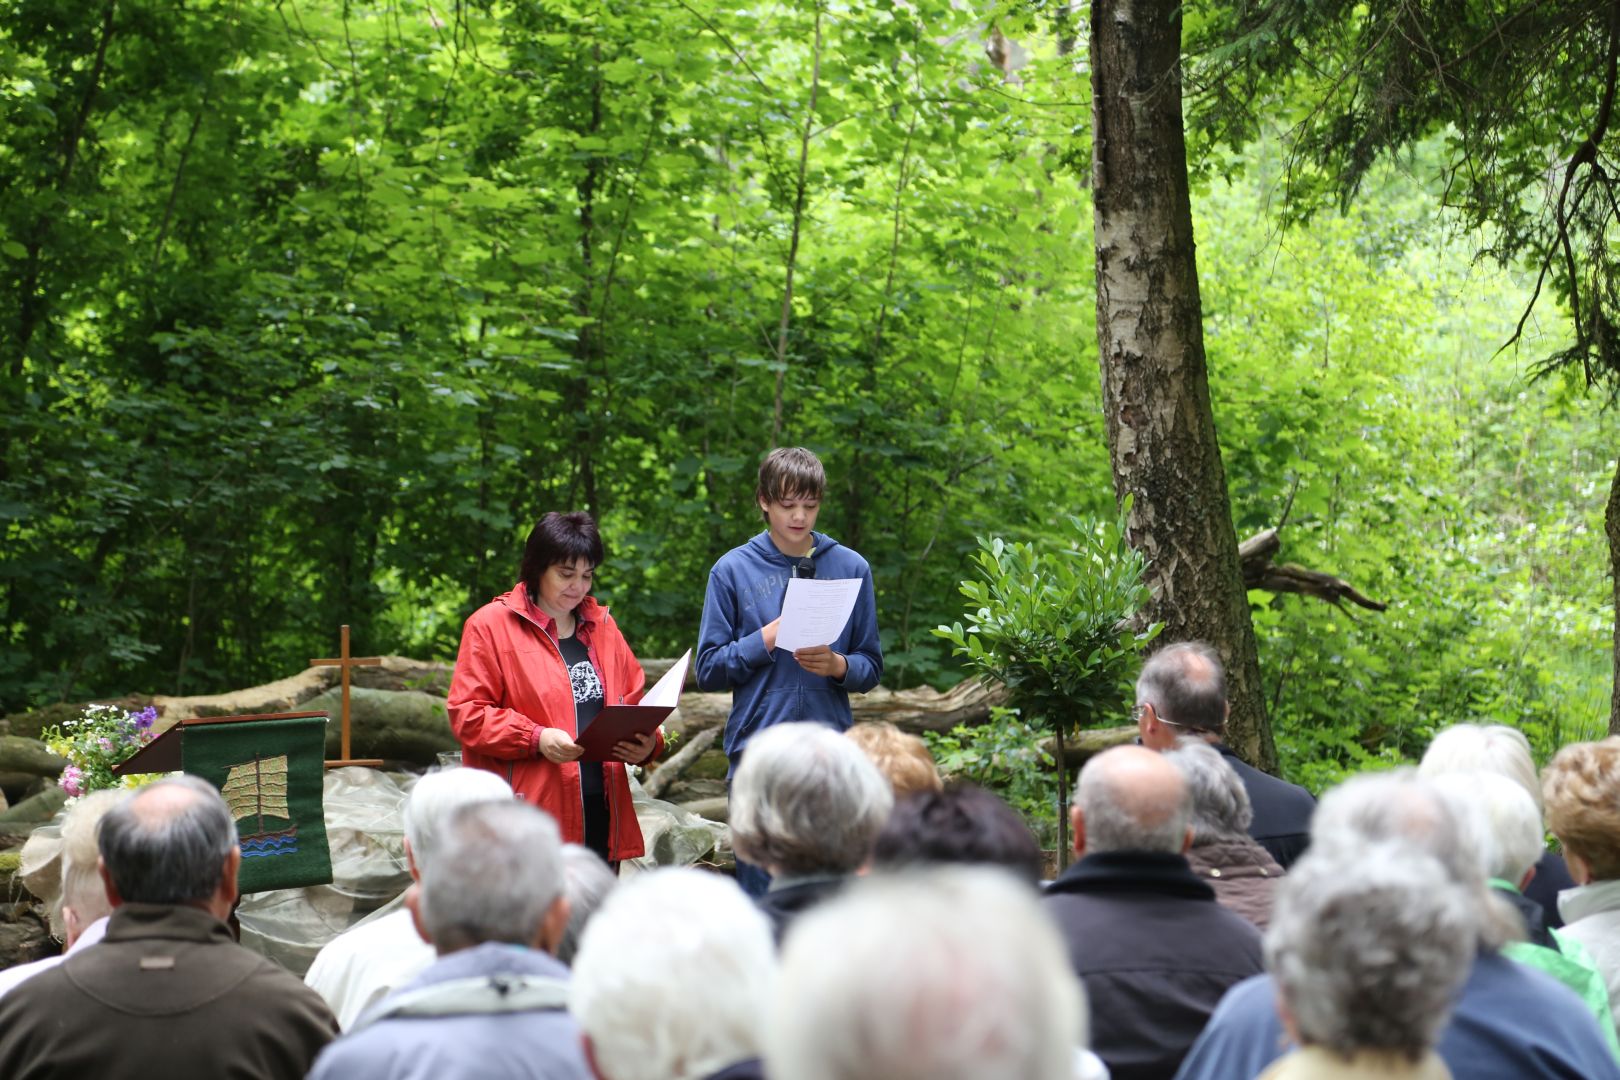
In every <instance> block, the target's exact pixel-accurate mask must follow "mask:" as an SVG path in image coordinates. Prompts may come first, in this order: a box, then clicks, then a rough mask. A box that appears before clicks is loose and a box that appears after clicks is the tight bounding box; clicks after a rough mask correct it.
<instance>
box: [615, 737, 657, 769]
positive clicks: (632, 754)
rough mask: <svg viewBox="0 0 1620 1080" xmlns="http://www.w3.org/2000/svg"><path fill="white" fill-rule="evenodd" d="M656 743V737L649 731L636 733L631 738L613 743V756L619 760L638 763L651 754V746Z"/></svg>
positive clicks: (632, 763) (631, 763)
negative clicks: (642, 733)
mask: <svg viewBox="0 0 1620 1080" xmlns="http://www.w3.org/2000/svg"><path fill="white" fill-rule="evenodd" d="M657 745H658V737H657V736H656V735H653V734H651V733H649V734H646V735H637V736H636V737H635V738H633V739H625V740H624V741H623V742H617V743H614V744H613V756H614V757H615V758H616V759H618V760H619V761H623V762H625V763H627V764H630V765H640V764H641V763H642V762H643V761H646V760H647V758H648V757H649V756H650V755H651V754H652V752H653V747H655V746H657Z"/></svg>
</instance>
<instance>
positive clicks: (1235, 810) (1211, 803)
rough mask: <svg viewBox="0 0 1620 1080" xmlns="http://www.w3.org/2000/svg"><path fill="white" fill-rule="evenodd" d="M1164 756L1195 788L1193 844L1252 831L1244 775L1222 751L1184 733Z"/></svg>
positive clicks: (1252, 812)
mask: <svg viewBox="0 0 1620 1080" xmlns="http://www.w3.org/2000/svg"><path fill="white" fill-rule="evenodd" d="M1164 757H1165V760H1166V761H1168V762H1170V764H1172V765H1174V766H1175V767H1176V768H1177V769H1180V770H1181V776H1182V778H1183V779H1184V780H1186V781H1187V788H1188V790H1190V791H1191V792H1192V827H1193V845H1194V846H1195V847H1196V846H1197V845H1199V844H1208V843H1214V842H1216V841H1220V840H1235V839H1238V838H1240V837H1247V836H1248V835H1249V825H1250V823H1251V822H1253V821H1254V807H1253V805H1252V804H1251V803H1250V802H1249V789H1248V788H1246V787H1244V786H1243V778H1242V777H1240V776H1239V775H1238V774H1237V770H1236V769H1234V768H1232V766H1230V765H1228V764H1227V763H1226V759H1225V758H1224V757H1222V756H1221V752H1220V751H1219V750H1217V749H1215V748H1214V747H1213V746H1211V745H1209V743H1207V742H1204V741H1203V740H1202V739H1198V738H1189V737H1186V736H1183V737H1182V738H1180V739H1178V740H1177V741H1176V747H1175V749H1174V750H1171V751H1169V752H1168V753H1166V754H1165V755H1164Z"/></svg>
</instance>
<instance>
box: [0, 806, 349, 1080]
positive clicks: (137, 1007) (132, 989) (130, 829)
mask: <svg viewBox="0 0 1620 1080" xmlns="http://www.w3.org/2000/svg"><path fill="white" fill-rule="evenodd" d="M97 846H98V847H99V849H100V852H101V867H102V869H101V877H102V882H103V884H104V886H105V888H106V891H107V899H108V902H109V903H110V904H111V905H112V908H113V912H112V915H111V917H110V918H109V919H108V921H107V932H106V935H105V936H104V937H103V938H102V940H101V942H100V944H98V945H95V946H93V947H92V948H88V949H85V950H83V951H82V952H79V953H77V954H75V955H73V956H70V957H68V959H67V960H65V961H64V962H63V963H61V964H60V965H58V966H57V967H55V968H53V969H51V970H50V971H46V972H43V973H42V974H39V975H36V976H35V977H34V978H32V979H30V980H29V981H28V984H27V988H26V989H25V990H22V991H19V992H17V993H12V994H7V995H6V996H5V997H4V998H0V1076H3V1077H5V1078H6V1080H43V1078H47V1077H64V1078H66V1077H90V1076H93V1077H96V1078H97V1080H123V1078H126V1077H128V1078H136V1077H141V1078H144V1077H167V1076H176V1077H178V1076H198V1077H201V1076H253V1077H268V1078H283V1077H284V1078H286V1080H294V1078H297V1077H302V1076H303V1075H304V1074H305V1073H306V1072H308V1071H309V1066H310V1064H311V1062H313V1061H314V1060H315V1055H316V1054H317V1053H319V1052H320V1049H321V1047H323V1046H325V1045H326V1043H327V1042H328V1041H329V1040H330V1039H331V1038H332V1036H333V1035H334V1034H335V1033H336V1031H337V1024H336V1022H335V1021H334V1020H333V1019H332V1014H331V1013H330V1012H328V1011H327V1008H326V1005H325V1003H324V1002H322V1001H321V999H320V996H319V995H317V994H316V993H315V992H314V991H313V990H311V989H309V988H308V987H307V986H305V985H304V984H303V983H302V982H300V981H299V980H298V979H297V978H296V977H295V976H293V975H290V974H288V973H287V972H286V971H284V970H282V969H281V968H279V967H277V966H276V965H275V964H273V963H271V962H270V961H269V960H266V959H265V958H264V957H262V956H259V955H258V954H257V953H252V952H249V951H248V950H247V949H244V948H242V947H241V946H240V945H238V944H237V943H236V941H235V939H234V938H233V937H232V936H231V931H230V928H229V927H228V926H227V925H226V923H225V920H226V919H228V918H229V917H230V914H231V909H232V908H233V907H234V906H235V905H236V899H237V891H236V871H237V867H238V866H240V864H241V861H242V851H241V848H239V847H238V846H237V835H236V823H235V822H234V821H232V820H231V813H230V810H229V809H227V807H226V805H225V800H224V799H222V798H221V797H220V794H219V792H218V791H216V790H214V788H213V787H212V786H210V785H209V784H208V783H206V782H205V781H203V780H199V779H197V778H196V777H193V776H179V777H173V778H170V779H165V780H160V781H158V782H156V783H154V784H150V785H148V786H146V787H144V788H141V789H140V790H139V791H136V792H135V793H134V794H132V795H130V796H128V797H127V798H125V799H124V800H123V801H122V802H120V803H119V804H118V805H117V806H115V807H114V808H113V809H111V810H109V811H108V812H107V814H106V815H105V816H104V817H103V818H102V819H101V828H100V832H99V834H98V837H97Z"/></svg>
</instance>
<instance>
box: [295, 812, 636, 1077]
mask: <svg viewBox="0 0 1620 1080" xmlns="http://www.w3.org/2000/svg"><path fill="white" fill-rule="evenodd" d="M421 871H422V883H421V885H420V887H419V888H417V889H415V890H411V891H408V892H407V893H406V903H407V905H408V906H409V907H410V909H411V911H412V912H413V913H414V914H415V917H416V920H417V926H418V928H419V929H420V930H421V932H422V934H423V936H424V937H426V938H428V939H429V940H430V941H432V942H433V948H434V950H435V952H436V953H437V954H438V959H437V960H435V961H434V962H433V963H432V964H431V965H429V966H428V968H427V970H425V971H423V972H422V973H421V974H420V975H418V976H417V977H416V978H414V979H412V980H411V981H410V982H408V983H406V984H405V985H404V986H402V987H400V988H399V989H398V990H396V991H395V992H394V993H392V994H390V995H389V996H387V997H386V998H384V999H383V1000H382V1001H380V1002H379V1003H377V1004H376V1005H375V1006H373V1007H372V1008H371V1009H368V1010H367V1011H366V1012H365V1013H364V1014H362V1015H361V1017H360V1019H359V1020H358V1021H356V1022H355V1025H354V1027H353V1028H352V1029H351V1030H350V1031H349V1032H348V1033H347V1034H346V1035H344V1036H343V1037H342V1038H340V1039H338V1040H337V1041H336V1042H334V1043H333V1044H332V1045H331V1046H329V1047H327V1048H326V1050H325V1052H323V1053H322V1054H321V1056H320V1059H319V1060H318V1061H317V1062H316V1063H315V1069H314V1071H313V1072H311V1073H310V1077H311V1080H385V1078H399V1077H432V1078H434V1080H458V1078H461V1077H466V1078H468V1080H471V1078H475V1077H476V1078H478V1080H502V1078H508V1077H509V1078H512V1080H518V1078H524V1080H528V1078H533V1077H537V1076H538V1077H546V1078H547V1080H590V1076H591V1073H590V1069H589V1067H588V1066H587V1065H586V1063H585V1056H584V1053H583V1051H582V1050H581V1048H580V1040H579V1028H578V1027H577V1026H576V1025H575V1024H574V1021H573V1018H572V1017H570V1016H569V1015H568V1013H567V1011H566V1010H567V1004H568V982H567V979H568V969H567V968H566V967H565V966H563V964H562V962H561V961H559V960H558V959H557V958H556V957H555V956H554V955H552V954H553V953H554V951H555V950H556V948H557V945H558V943H559V942H560V941H562V936H563V932H564V931H565V930H566V928H567V926H568V900H567V898H566V897H564V895H563V868H562V840H561V836H560V834H559V833H558V830H557V823H556V822H555V821H553V820H552V819H551V818H550V817H549V816H547V815H546V814H545V813H544V812H542V811H540V810H537V809H535V808H534V807H533V806H530V805H529V804H528V803H524V802H518V801H515V800H510V799H508V800H504V801H501V802H480V803H473V804H471V805H468V806H463V807H461V808H460V809H459V810H457V811H456V812H455V813H454V814H453V815H452V816H451V818H450V820H449V821H448V822H447V823H446V824H445V825H444V827H443V831H442V832H441V834H440V836H439V838H438V840H437V842H436V845H435V850H434V851H433V852H432V854H431V855H429V856H428V858H426V859H425V860H423V861H422V863H421ZM627 959H628V958H627Z"/></svg>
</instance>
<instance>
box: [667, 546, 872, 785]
mask: <svg viewBox="0 0 1620 1080" xmlns="http://www.w3.org/2000/svg"><path fill="white" fill-rule="evenodd" d="M810 535H811V538H812V539H813V540H814V542H815V555H814V556H813V558H814V559H815V562H816V577H818V578H823V579H831V578H860V579H861V591H860V595H859V596H857V597H856V599H855V610H854V611H852V612H851V613H850V616H849V622H848V623H847V624H846V625H845V626H844V630H843V632H842V633H841V634H839V635H838V640H837V641H834V642H833V643H832V650H833V651H834V652H836V653H842V654H843V656H844V658H845V659H846V660H848V661H849V670H848V671H847V672H845V673H844V678H843V679H842V681H835V680H833V679H829V678H827V677H826V676H824V675H812V674H810V672H808V671H806V670H804V668H802V667H800V666H799V662H798V661H797V660H795V659H793V654H792V653H791V652H789V651H788V650H786V649H776V650H774V651H773V652H766V651H765V638H764V636H763V635H762V634H761V633H760V629H761V628H762V627H763V626H764V625H765V624H766V623H768V622H771V621H772V620H774V619H775V618H776V617H777V616H779V615H781V614H782V600H783V598H784V597H786V595H787V583H788V581H789V580H790V579H791V578H792V577H793V570H792V567H793V563H794V562H796V561H797V560H795V559H790V558H788V557H787V556H786V555H784V554H782V553H781V552H780V551H778V550H777V549H776V545H775V544H773V543H771V534H770V533H769V532H762V533H760V534H759V535H758V536H756V537H754V538H753V539H752V540H750V541H748V543H746V544H743V545H742V546H741V547H735V548H732V549H731V550H730V551H728V552H726V553H725V554H724V555H722V556H721V557H720V561H719V562H717V563H715V564H714V569H713V570H711V571H709V592H708V595H707V596H706V597H705V598H704V601H703V626H702V628H701V629H700V630H699V631H698V655H697V682H698V687H699V689H702V690H715V691H718V690H727V689H729V690H731V691H732V697H731V716H730V718H729V719H727V721H726V737H725V749H726V756H727V757H729V758H731V760H732V765H733V766H734V767H735V765H736V762H737V755H738V754H740V753H741V752H742V749H743V747H744V746H746V745H747V743H748V740H749V738H750V737H752V736H753V734H754V732H756V731H758V730H760V729H761V728H767V727H770V726H771V725H772V724H784V723H788V722H791V721H795V720H814V721H817V722H819V723H823V724H827V725H829V726H830V727H834V728H837V729H838V730H839V731H843V730H845V729H846V728H848V727H849V726H850V724H851V723H853V722H854V717H853V715H852V714H851V713H850V709H849V695H850V694H851V693H857V694H864V693H865V692H866V691H868V690H870V689H872V687H874V686H876V685H877V684H878V679H880V678H882V676H883V647H882V646H881V645H880V644H879V643H878V629H877V598H876V595H875V593H874V592H873V589H872V568H871V567H870V566H868V565H867V563H866V560H865V559H863V558H861V556H860V555H859V554H857V553H856V552H855V551H853V550H851V549H850V548H847V547H843V546H841V545H840V544H839V543H838V541H836V540H834V539H832V538H831V537H828V536H825V535H823V534H822V533H818V532H813V533H811V534H810Z"/></svg>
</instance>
